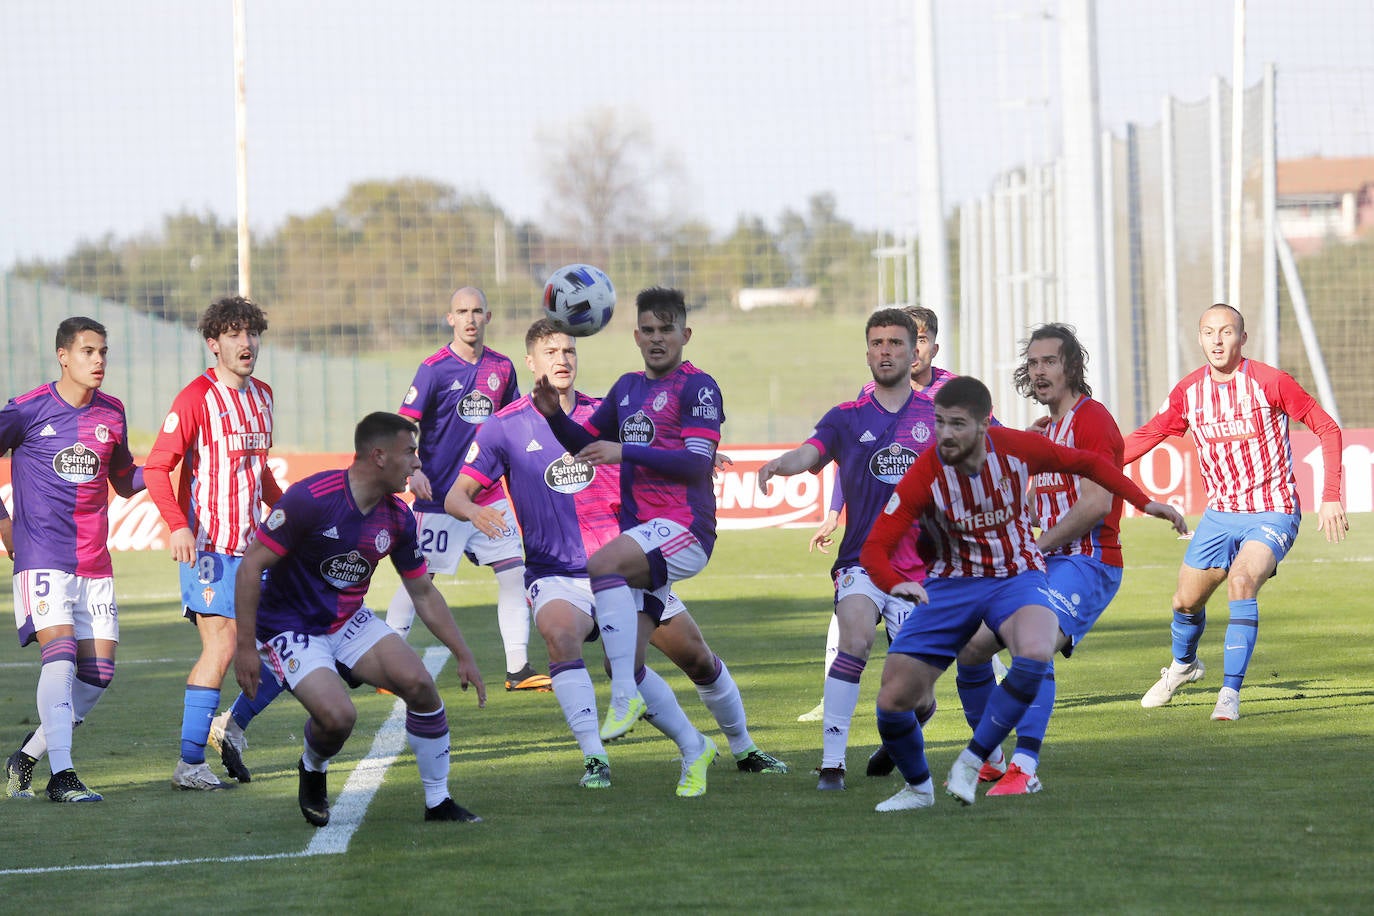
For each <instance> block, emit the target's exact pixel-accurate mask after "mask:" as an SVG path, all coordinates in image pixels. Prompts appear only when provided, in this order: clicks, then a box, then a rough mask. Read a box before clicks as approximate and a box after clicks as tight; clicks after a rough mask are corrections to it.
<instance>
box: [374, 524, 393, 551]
mask: <svg viewBox="0 0 1374 916" xmlns="http://www.w3.org/2000/svg"><path fill="white" fill-rule="evenodd" d="M372 546H373V547H376V548H377V552H378V553H386V552H387V551H388V550H390V549H391V532H390V531H387V530H386V529H385V528H383V529H382V530H381V531H378V532H377V536H376V537H375V538H373V539H372Z"/></svg>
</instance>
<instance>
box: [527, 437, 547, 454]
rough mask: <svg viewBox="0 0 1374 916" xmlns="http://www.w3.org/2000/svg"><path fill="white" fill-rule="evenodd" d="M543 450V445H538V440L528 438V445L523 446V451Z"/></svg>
mask: <svg viewBox="0 0 1374 916" xmlns="http://www.w3.org/2000/svg"><path fill="white" fill-rule="evenodd" d="M543 450H544V446H542V445H540V444H539V443H538V442H536V441H534V440H533V439H531V440H530V444H529V445H527V446H525V451H527V452H542V451H543Z"/></svg>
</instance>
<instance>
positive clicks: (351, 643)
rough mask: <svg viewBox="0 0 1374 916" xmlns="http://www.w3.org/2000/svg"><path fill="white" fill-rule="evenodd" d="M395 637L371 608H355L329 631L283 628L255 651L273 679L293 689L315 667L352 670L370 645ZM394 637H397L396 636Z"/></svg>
mask: <svg viewBox="0 0 1374 916" xmlns="http://www.w3.org/2000/svg"><path fill="white" fill-rule="evenodd" d="M388 636H396V631H395V630H393V629H391V627H389V626H387V625H386V623H385V622H383V621H381V620H379V619H378V618H377V616H376V615H375V614H373V613H372V610H371V608H366V607H364V608H359V609H358V612H357V613H356V614H354V615H353V618H352V619H351V620H349V621H348V623H346V624H344V625H343V626H341V627H339V628H338V629H337V630H335V631H334V632H333V633H321V634H315V635H307V634H305V633H296V632H291V631H287V632H284V633H278V634H277V635H276V636H273V637H272V638H271V639H269V640H267V641H266V642H259V643H258V652H259V654H261V655H262V660H263V661H264V662H266V663H267V667H268V668H271V669H272V671H274V672H275V673H276V675H277V680H279V681H281V682H282V683H283V684H285V685H286V688H287V689H288V690H294V689H295V688H296V685H297V684H299V683H300V682H301V679H302V678H304V677H305V676H306V675H307V674H309V673H310V672H312V671H315V670H317V669H319V668H328V669H329V670H330V671H335V672H337V671H338V666H339V665H343V666H344V667H345V668H348V669H352V668H353V667H354V666H356V665H357V664H358V661H359V659H361V658H362V657H363V656H364V655H366V654H367V653H368V652H369V651H370V650H371V649H372V647H373V646H375V645H377V643H379V642H381V641H382V640H383V639H386V638H387V637H388ZM396 638H397V639H399V638H400V637H399V636H397V637H396Z"/></svg>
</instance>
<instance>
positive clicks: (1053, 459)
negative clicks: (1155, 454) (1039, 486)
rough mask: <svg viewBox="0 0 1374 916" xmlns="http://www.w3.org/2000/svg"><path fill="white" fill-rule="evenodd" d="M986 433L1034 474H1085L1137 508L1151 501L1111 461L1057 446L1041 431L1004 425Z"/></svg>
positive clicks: (1088, 452)
mask: <svg viewBox="0 0 1374 916" xmlns="http://www.w3.org/2000/svg"><path fill="white" fill-rule="evenodd" d="M988 436H989V437H990V438H991V439H992V442H993V445H994V446H995V447H997V448H1006V449H1007V450H1008V451H1009V452H1010V453H1011V454H1014V455H1016V456H1018V457H1020V458H1021V459H1023V460H1024V461H1025V462H1026V464H1027V465H1029V466H1030V469H1031V471H1032V472H1033V473H1044V472H1046V471H1059V472H1061V473H1069V474H1077V475H1078V476H1080V477H1086V478H1088V479H1089V480H1091V481H1093V482H1094V483H1097V484H1100V485H1101V486H1103V487H1106V488H1107V489H1108V490H1110V491H1112V493H1114V494H1116V495H1117V496H1120V497H1121V498H1122V499H1124V500H1126V501H1127V502H1128V503H1130V504H1131V505H1133V506H1135V507H1136V508H1137V509H1144V508H1145V506H1146V505H1148V504H1149V503H1150V501H1151V500H1150V497H1149V495H1148V494H1147V493H1146V492H1145V491H1144V490H1142V489H1140V487H1139V486H1137V485H1136V483H1135V481H1133V480H1131V479H1130V478H1129V477H1127V476H1126V475H1125V474H1123V473H1121V470H1120V469H1119V468H1117V467H1116V465H1115V463H1114V462H1112V461H1109V460H1107V459H1106V458H1103V457H1102V456H1101V455H1099V454H1097V453H1096V452H1090V451H1086V450H1084V449H1081V448H1068V447H1066V446H1063V445H1056V444H1055V443H1053V442H1051V441H1049V440H1048V439H1046V438H1045V437H1044V436H1043V435H1041V434H1040V433H1028V432H1024V431H1022V430H1019V429H1010V428H1008V427H1005V426H1003V427H1001V428H998V429H989V430H988Z"/></svg>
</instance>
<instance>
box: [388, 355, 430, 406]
mask: <svg viewBox="0 0 1374 916" xmlns="http://www.w3.org/2000/svg"><path fill="white" fill-rule="evenodd" d="M433 388H434V372H433V370H431V369H430V367H429V364H428V363H420V365H419V367H418V368H417V369H416V370H415V378H414V379H412V380H411V382H410V389H409V390H408V391H406V394H405V397H404V398H402V399H401V406H400V407H398V408H396V412H397V413H398V414H400V415H401V416H403V417H409V418H410V419H412V420H418V419H420V418H421V417H423V416H424V415H425V408H426V407H428V406H429V402H430V398H431V397H433V394H434V392H433Z"/></svg>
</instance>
